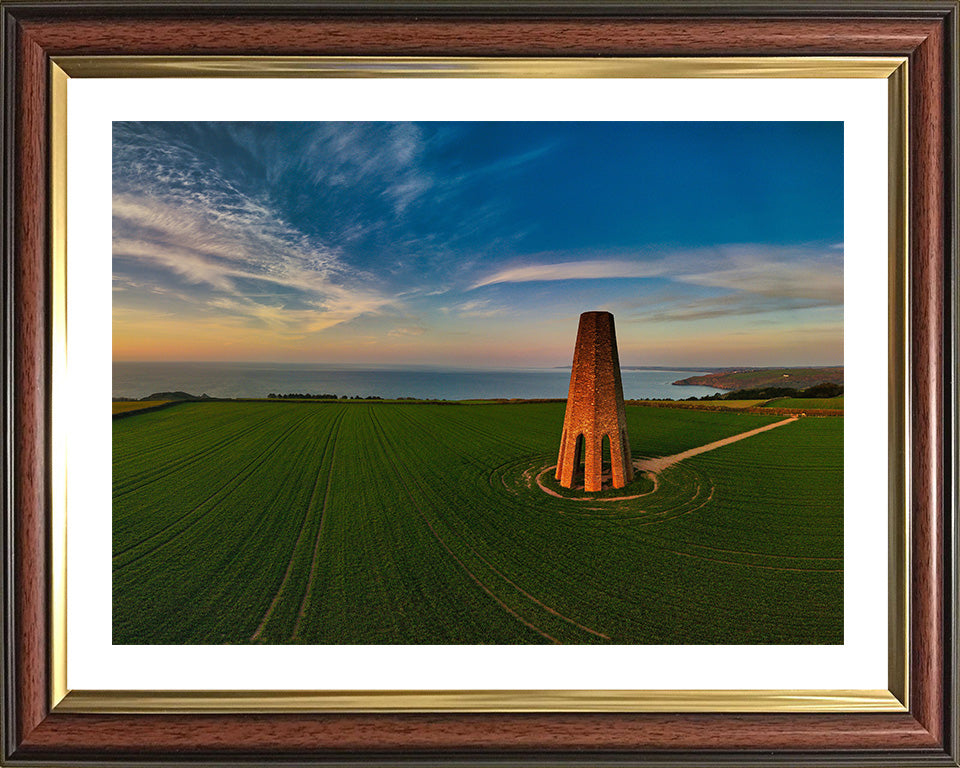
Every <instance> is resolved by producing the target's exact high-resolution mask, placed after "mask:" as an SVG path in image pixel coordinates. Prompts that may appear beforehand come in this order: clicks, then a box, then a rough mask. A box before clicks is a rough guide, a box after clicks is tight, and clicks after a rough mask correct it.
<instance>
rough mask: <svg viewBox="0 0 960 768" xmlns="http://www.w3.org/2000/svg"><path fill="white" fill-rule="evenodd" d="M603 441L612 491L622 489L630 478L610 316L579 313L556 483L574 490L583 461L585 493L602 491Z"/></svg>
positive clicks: (630, 461)
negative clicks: (607, 447) (607, 445)
mask: <svg viewBox="0 0 960 768" xmlns="http://www.w3.org/2000/svg"><path fill="white" fill-rule="evenodd" d="M604 437H608V438H609V440H610V464H611V475H612V481H613V487H614V488H622V487H623V486H624V485H626V484H627V483H629V482H630V481H631V480H633V462H632V460H631V457H630V441H629V438H628V437H627V420H626V416H625V413H624V406H623V384H622V382H621V380H620V356H619V354H618V353H617V334H616V330H615V328H614V323H613V315H611V314H610V313H609V312H584V313H583V314H582V315H580V326H579V328H578V330H577V345H576V347H575V348H574V351H573V369H572V370H571V372H570V392H569V394H568V396H567V410H566V414H565V415H564V419H563V435H562V437H561V439H560V455H559V457H558V459H557V473H556V477H557V480H558V481H559V482H560V485H562V486H564V487H565V488H571V487H572V486H573V482H574V475H575V473H576V470H577V468H578V466H579V464H580V460H581V459H583V461H584V477H583V481H584V486H583V487H584V490H585V491H588V492H593V491H599V490H600V489H601V488H602V479H601V459H602V456H603V454H602V452H601V450H602V449H601V441H602V440H603V438H604ZM580 438H582V441H581V439H580Z"/></svg>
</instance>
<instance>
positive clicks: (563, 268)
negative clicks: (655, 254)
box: [470, 260, 664, 290]
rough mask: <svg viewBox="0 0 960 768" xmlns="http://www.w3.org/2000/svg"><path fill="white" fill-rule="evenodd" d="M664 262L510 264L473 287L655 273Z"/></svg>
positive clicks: (631, 276) (624, 276)
mask: <svg viewBox="0 0 960 768" xmlns="http://www.w3.org/2000/svg"><path fill="white" fill-rule="evenodd" d="M663 269H664V267H663V266H662V265H661V264H648V263H644V262H630V261H616V260H589V261H568V262H559V263H553V264H530V265H527V266H518V267H509V268H507V269H502V270H499V271H497V272H494V273H493V274H492V275H488V276H486V277H483V278H481V279H479V280H477V281H476V282H475V283H474V284H473V285H471V286H470V289H471V290H472V289H474V288H482V287H483V286H485V285H496V284H497V283H531V282H538V281H554V280H597V279H612V278H618V277H621V278H636V277H656V276H658V275H661V274H663Z"/></svg>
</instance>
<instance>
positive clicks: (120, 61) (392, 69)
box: [53, 56, 906, 78]
mask: <svg viewBox="0 0 960 768" xmlns="http://www.w3.org/2000/svg"><path fill="white" fill-rule="evenodd" d="M53 61H54V62H55V63H56V64H57V65H58V66H59V67H61V68H62V69H63V71H64V72H66V73H67V75H68V76H70V77H123V78H129V77H176V78H184V77H257V78H262V77H490V78H497V77H526V78H556V77H575V78H591V77H604V78H768V77H786V78H887V77H889V76H890V75H892V74H893V73H894V72H895V71H896V70H897V69H898V68H899V67H900V66H902V65H903V64H904V63H905V61H906V59H905V58H903V57H896V56H872V57H867V56H865V57H849V56H848V57H844V56H805V57H801V56H782V57H781V56H769V57H760V56H756V57H709V56H705V57H696V58H680V57H674V58H666V57H664V58H602V59H586V58H529V59H525V58H471V57H464V58H453V57H437V56H396V57H377V56H339V57H335V56H331V57H323V56H205V57H202V58H201V57H195V56H193V57H191V56H57V57H54V58H53Z"/></svg>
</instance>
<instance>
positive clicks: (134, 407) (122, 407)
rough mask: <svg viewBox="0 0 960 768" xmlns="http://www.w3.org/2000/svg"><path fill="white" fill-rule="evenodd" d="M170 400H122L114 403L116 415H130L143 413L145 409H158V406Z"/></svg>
mask: <svg viewBox="0 0 960 768" xmlns="http://www.w3.org/2000/svg"><path fill="white" fill-rule="evenodd" d="M169 402H170V401H169V400H121V401H120V402H114V403H113V412H114V413H130V412H131V411H142V410H143V409H144V408H156V407H157V406H158V405H163V404H164V403H169Z"/></svg>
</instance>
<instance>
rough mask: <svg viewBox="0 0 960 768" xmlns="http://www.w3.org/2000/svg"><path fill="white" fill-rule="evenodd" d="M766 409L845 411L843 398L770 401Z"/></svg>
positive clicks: (788, 398)
mask: <svg viewBox="0 0 960 768" xmlns="http://www.w3.org/2000/svg"><path fill="white" fill-rule="evenodd" d="M764 407H765V408H797V409H806V410H808V411H818V410H831V411H842V410H843V396H842V395H841V396H840V397H820V398H814V397H785V398H782V399H778V400H769V401H768V402H767V403H766V404H765V405H764Z"/></svg>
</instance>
